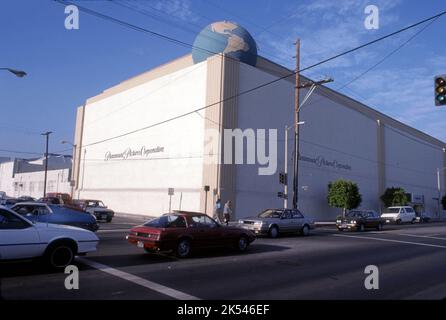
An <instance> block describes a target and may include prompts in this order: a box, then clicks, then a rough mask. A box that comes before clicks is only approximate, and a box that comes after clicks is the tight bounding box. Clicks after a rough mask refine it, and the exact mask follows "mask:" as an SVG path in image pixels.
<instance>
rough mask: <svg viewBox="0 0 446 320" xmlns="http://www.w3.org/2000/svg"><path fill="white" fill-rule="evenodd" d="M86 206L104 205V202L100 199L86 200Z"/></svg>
mask: <svg viewBox="0 0 446 320" xmlns="http://www.w3.org/2000/svg"><path fill="white" fill-rule="evenodd" d="M86 206H87V207H105V204H104V203H103V202H102V201H87V202H86Z"/></svg>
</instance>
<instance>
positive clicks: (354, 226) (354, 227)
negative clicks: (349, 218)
mask: <svg viewBox="0 0 446 320" xmlns="http://www.w3.org/2000/svg"><path fill="white" fill-rule="evenodd" d="M336 227H337V228H338V229H339V230H358V228H359V226H358V225H357V224H356V223H355V224H353V223H339V224H336Z"/></svg>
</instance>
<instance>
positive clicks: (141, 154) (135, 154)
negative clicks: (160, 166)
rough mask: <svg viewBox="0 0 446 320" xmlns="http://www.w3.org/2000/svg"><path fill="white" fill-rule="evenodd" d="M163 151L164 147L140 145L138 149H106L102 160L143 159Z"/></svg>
mask: <svg viewBox="0 0 446 320" xmlns="http://www.w3.org/2000/svg"><path fill="white" fill-rule="evenodd" d="M160 152H164V147H159V146H158V147H155V148H147V147H146V146H142V147H141V148H140V149H132V148H127V149H125V150H124V151H123V152H121V153H111V152H110V151H107V152H106V153H105V157H104V160H105V161H109V160H127V159H134V158H136V159H144V158H149V156H150V155H151V154H154V153H160Z"/></svg>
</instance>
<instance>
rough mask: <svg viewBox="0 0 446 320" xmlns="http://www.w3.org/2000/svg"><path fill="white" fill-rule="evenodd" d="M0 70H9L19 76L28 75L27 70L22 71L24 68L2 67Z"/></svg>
mask: <svg viewBox="0 0 446 320" xmlns="http://www.w3.org/2000/svg"><path fill="white" fill-rule="evenodd" d="M0 70H6V71H9V72H11V73H12V74H14V75H15V76H16V77H19V78H23V77H24V76H26V72H25V71H22V70H15V69H11V68H0Z"/></svg>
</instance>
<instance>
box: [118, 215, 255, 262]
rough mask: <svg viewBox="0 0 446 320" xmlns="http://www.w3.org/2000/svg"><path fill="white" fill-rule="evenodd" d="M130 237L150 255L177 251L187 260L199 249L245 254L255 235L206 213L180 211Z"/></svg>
mask: <svg viewBox="0 0 446 320" xmlns="http://www.w3.org/2000/svg"><path fill="white" fill-rule="evenodd" d="M126 238H127V240H128V242H130V243H131V244H133V245H136V246H137V247H138V248H142V249H144V251H146V252H147V253H153V252H158V251H173V252H174V253H175V254H176V255H177V256H178V257H180V258H185V257H187V256H189V255H190V253H191V252H192V250H195V249H198V248H214V247H226V246H231V247H235V249H237V250H238V251H240V252H244V251H246V249H247V248H248V246H249V244H250V243H252V242H253V241H254V240H255V235H254V233H253V232H251V231H249V230H245V229H242V228H238V227H233V226H222V225H220V224H219V223H217V222H216V221H215V220H213V219H212V218H210V217H209V216H207V215H205V214H203V213H198V212H185V211H177V212H174V213H168V214H164V215H162V216H161V217H159V218H155V219H153V220H150V221H148V222H146V223H145V224H144V225H141V226H137V227H134V228H132V229H131V230H130V233H129V234H128V235H127V237H126Z"/></svg>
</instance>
